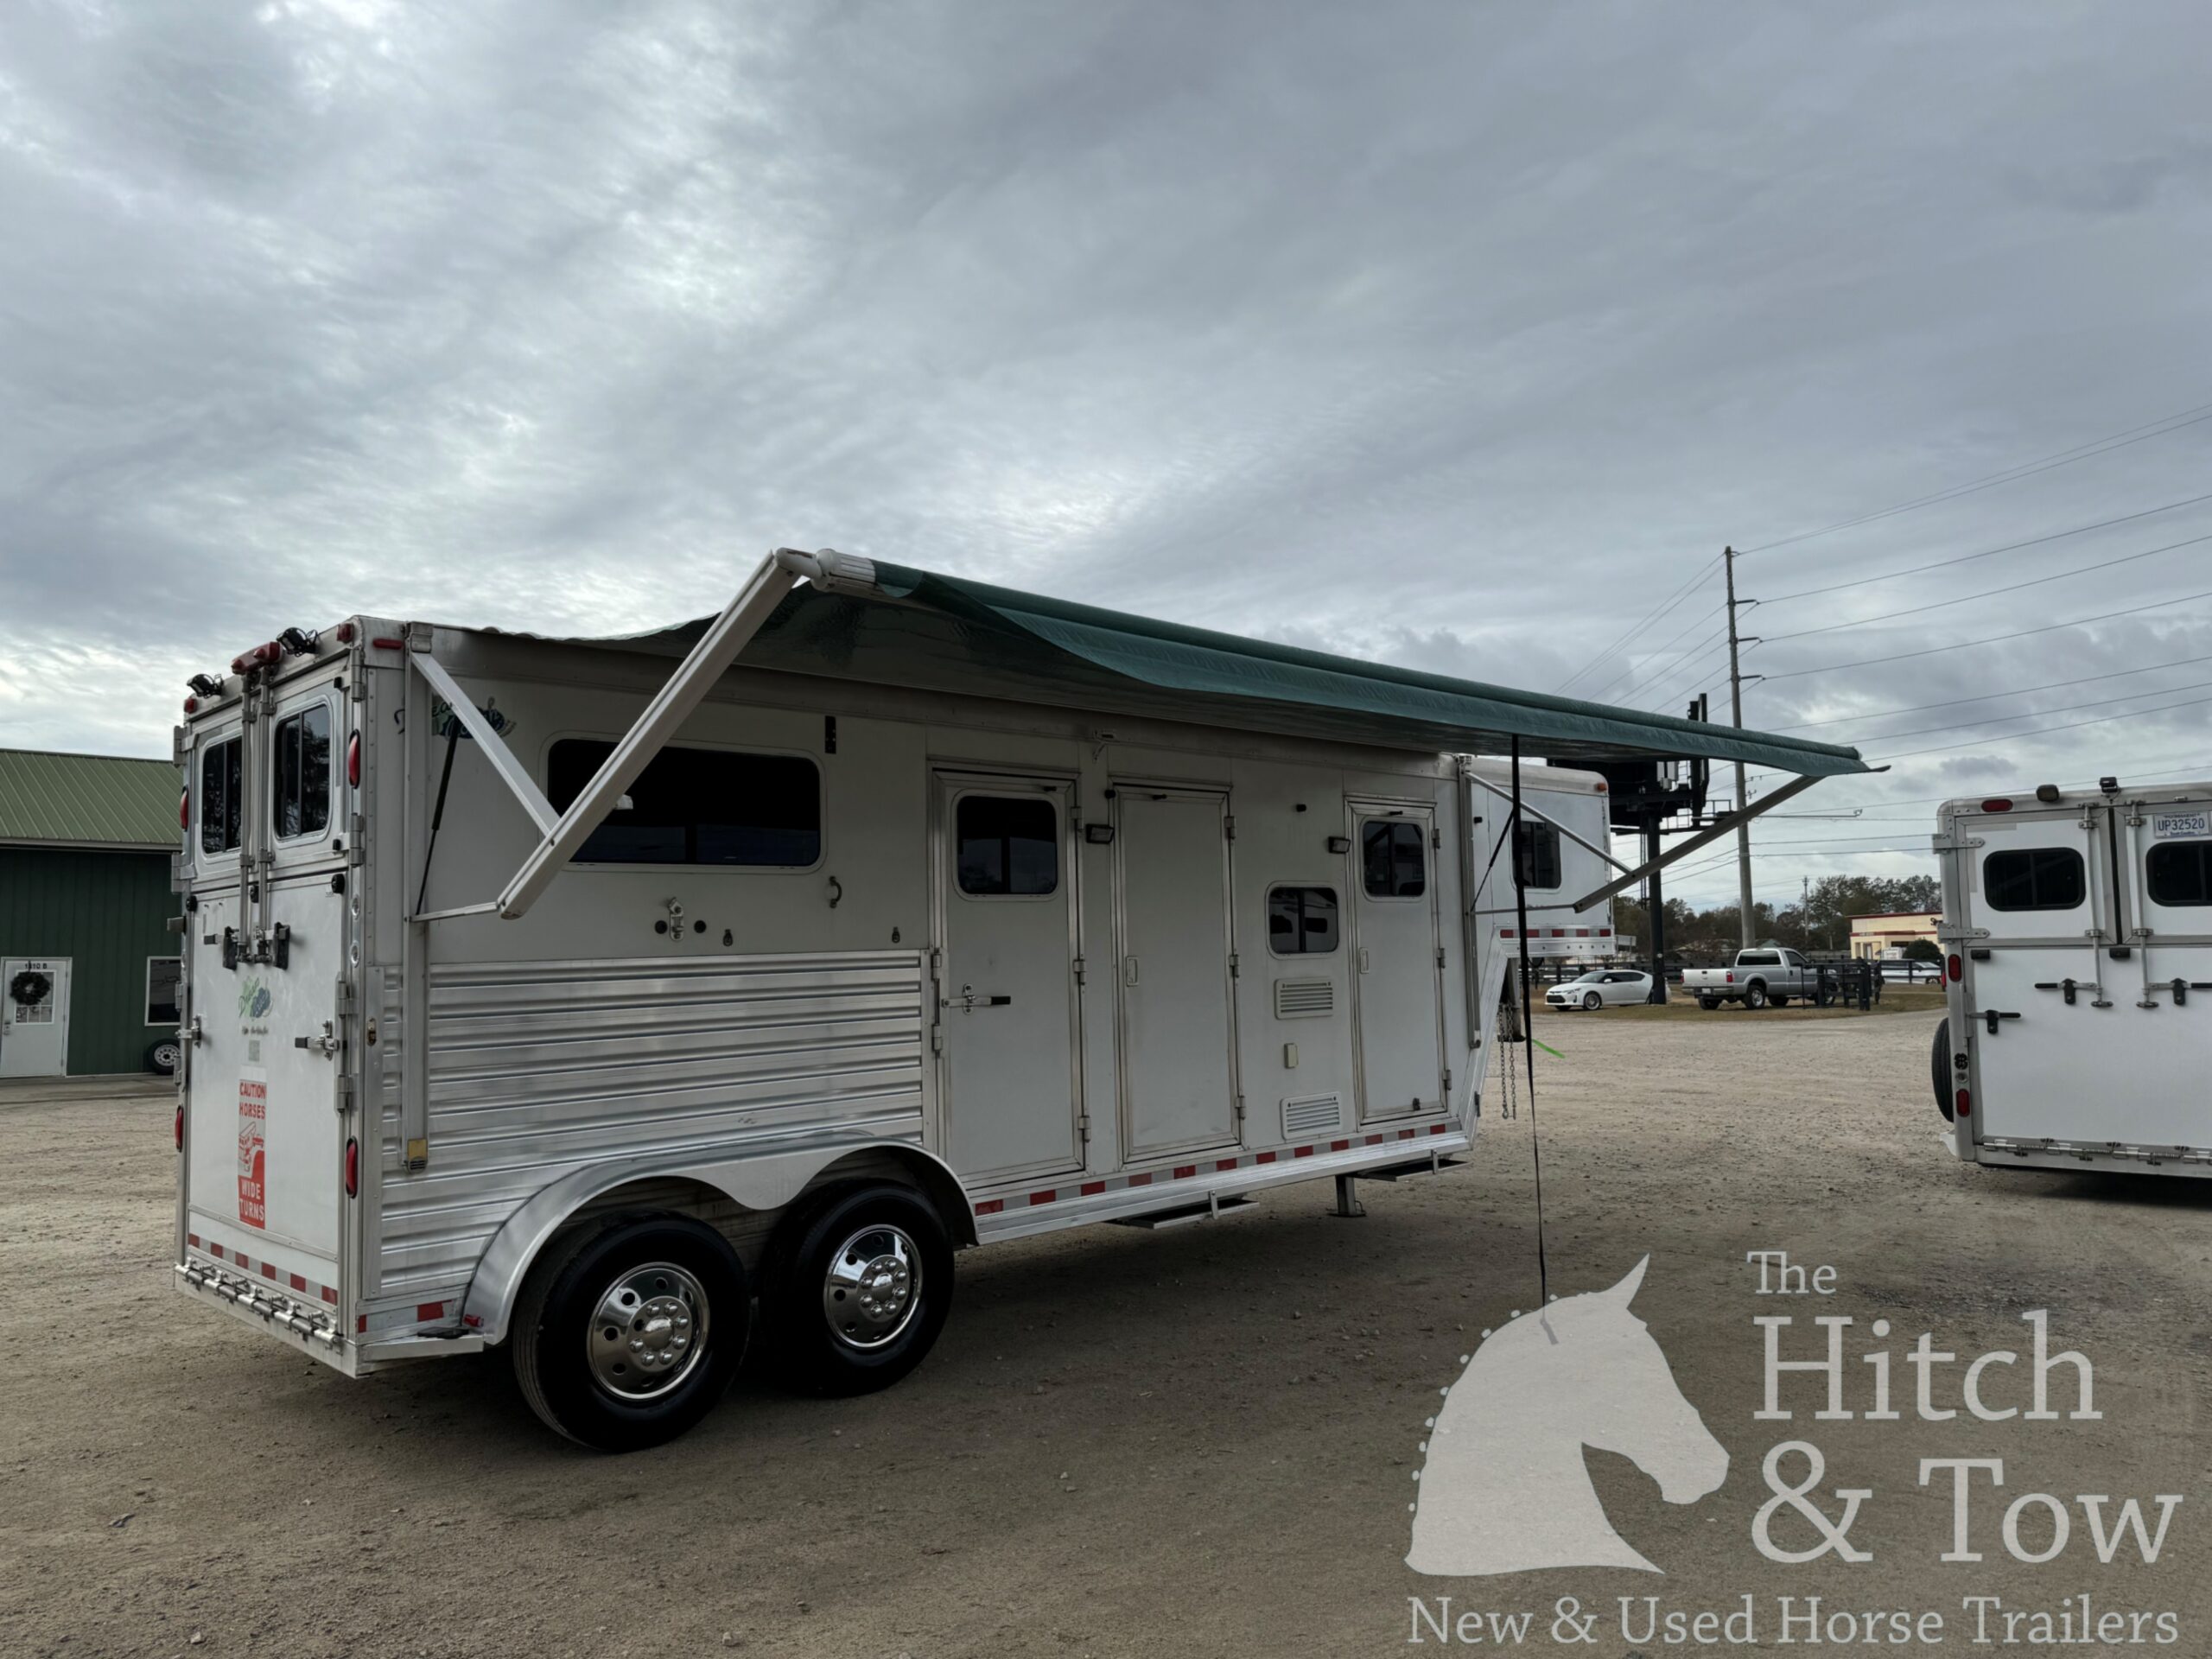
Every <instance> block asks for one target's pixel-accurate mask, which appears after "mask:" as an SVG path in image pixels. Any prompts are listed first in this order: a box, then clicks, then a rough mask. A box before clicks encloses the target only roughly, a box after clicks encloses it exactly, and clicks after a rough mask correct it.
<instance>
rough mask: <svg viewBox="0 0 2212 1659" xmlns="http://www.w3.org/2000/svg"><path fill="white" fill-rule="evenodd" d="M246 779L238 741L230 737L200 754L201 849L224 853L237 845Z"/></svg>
mask: <svg viewBox="0 0 2212 1659" xmlns="http://www.w3.org/2000/svg"><path fill="white" fill-rule="evenodd" d="M244 782H245V779H243V778H242V777H241V776H240V774H239V771H238V739H236V738H235V737H233V738H229V739H226V741H223V742H220V743H216V744H212V745H210V746H209V747H207V748H205V749H202V750H201V751H200V851H201V852H203V853H227V852H229V851H230V850H231V849H232V848H233V847H236V846H237V845H238V812H239V807H240V804H241V802H242V801H243V799H244V794H243V790H242V785H244Z"/></svg>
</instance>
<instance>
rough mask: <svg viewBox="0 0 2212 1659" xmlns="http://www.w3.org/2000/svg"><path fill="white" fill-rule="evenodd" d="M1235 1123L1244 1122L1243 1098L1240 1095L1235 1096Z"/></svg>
mask: <svg viewBox="0 0 2212 1659" xmlns="http://www.w3.org/2000/svg"><path fill="white" fill-rule="evenodd" d="M1236 1121H1237V1122H1239V1123H1242V1122H1243V1121H1244V1096H1242V1095H1239V1096H1236Z"/></svg>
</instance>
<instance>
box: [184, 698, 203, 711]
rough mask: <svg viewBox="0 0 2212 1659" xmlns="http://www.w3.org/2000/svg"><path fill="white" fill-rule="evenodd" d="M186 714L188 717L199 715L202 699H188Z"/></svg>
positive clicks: (185, 708) (186, 700) (186, 701)
mask: <svg viewBox="0 0 2212 1659" xmlns="http://www.w3.org/2000/svg"><path fill="white" fill-rule="evenodd" d="M184 712H185V713H186V714H188V715H195V714H198V713H199V712H200V699H199V698H197V697H187V698H186V699H185V700H184Z"/></svg>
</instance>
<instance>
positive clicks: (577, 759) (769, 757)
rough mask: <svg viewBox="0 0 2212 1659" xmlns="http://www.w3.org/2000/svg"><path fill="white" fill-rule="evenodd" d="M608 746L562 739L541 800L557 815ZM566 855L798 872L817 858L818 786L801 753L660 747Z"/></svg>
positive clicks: (595, 860) (582, 860) (582, 859)
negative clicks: (623, 799) (623, 801)
mask: <svg viewBox="0 0 2212 1659" xmlns="http://www.w3.org/2000/svg"><path fill="white" fill-rule="evenodd" d="M613 752H614V746H613V744H612V743H602V742H600V741H598V740H597V739H594V738H581V737H568V738H563V739H562V740H561V741H559V742H557V743H556V744H555V745H554V746H553V753H552V755H551V756H550V759H549V760H548V762H547V765H546V779H545V797H546V799H547V800H549V801H550V802H551V803H552V804H553V809H554V810H556V812H565V811H566V810H568V809H569V805H570V804H572V803H573V802H574V801H575V798H576V797H577V796H579V795H581V794H582V793H583V792H584V787H585V785H588V784H589V783H590V782H591V780H592V779H593V777H594V775H596V774H597V772H598V771H599V769H600V767H601V765H602V764H604V763H605V761H606V760H607V756H608V755H610V754H612V753H613ZM626 794H627V798H628V800H629V803H630V804H629V805H628V806H627V807H621V806H618V807H616V808H615V810H613V811H612V812H610V813H608V814H607V819H606V822H605V823H601V825H600V826H599V828H598V829H594V830H593V831H592V832H591V834H590V836H588V838H586V840H585V842H584V844H583V845H582V847H580V848H578V849H576V855H575V860H574V861H575V862H576V863H578V864H753V865H761V864H765V865H775V866H782V867H785V868H798V869H804V868H807V867H808V866H809V865H811V864H814V863H816V862H817V861H819V860H820V858H821V856H822V780H821V775H820V773H818V772H817V771H816V770H815V766H814V762H813V761H811V760H808V759H807V758H806V757H805V756H804V755H793V754H742V753H737V752H736V751H734V750H729V749H679V748H667V749H663V750H662V751H661V752H660V753H658V754H657V755H655V756H654V757H653V758H652V760H650V761H648V762H647V763H646V766H645V771H643V772H640V773H639V774H638V778H637V779H636V781H635V782H633V783H632V785H630V787H629V790H628V791H626Z"/></svg>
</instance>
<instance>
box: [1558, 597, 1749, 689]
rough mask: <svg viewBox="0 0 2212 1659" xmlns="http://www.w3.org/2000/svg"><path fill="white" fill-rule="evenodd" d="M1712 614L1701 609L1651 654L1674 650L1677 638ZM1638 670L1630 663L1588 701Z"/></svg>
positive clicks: (1695, 628)
mask: <svg viewBox="0 0 2212 1659" xmlns="http://www.w3.org/2000/svg"><path fill="white" fill-rule="evenodd" d="M1719 608H1720V607H1719V606H1717V605H1716V606H1714V607H1713V610H1714V611H1717V610H1719ZM1712 614H1713V611H1700V612H1699V613H1698V614H1697V615H1696V616H1695V617H1694V618H1692V619H1691V621H1690V625H1689V626H1688V627H1687V628H1684V629H1682V630H1681V632H1680V633H1677V634H1675V636H1674V638H1673V639H1669V640H1668V641H1667V643H1666V644H1665V645H1657V646H1655V647H1653V649H1652V652H1651V654H1652V655H1653V656H1654V657H1656V656H1658V655H1659V654H1660V653H1661V652H1668V651H1672V650H1673V649H1674V648H1675V640H1678V639H1681V637H1682V635H1683V634H1686V633H1691V632H1695V631H1696V630H1697V629H1699V628H1701V627H1703V626H1705V621H1706V619H1707V617H1709V616H1711V615H1712ZM1691 649H1692V650H1695V649H1696V647H1695V646H1692V647H1691ZM1680 660H1681V658H1675V661H1677V662H1679V661H1680ZM1662 672H1663V671H1662ZM1634 673H1637V666H1636V664H1633V663H1631V664H1629V665H1628V666H1627V667H1626V668H1624V669H1623V670H1622V671H1620V672H1619V673H1618V674H1616V675H1614V676H1613V677H1612V678H1611V679H1610V680H1607V681H1606V682H1605V683H1604V684H1603V685H1601V686H1599V688H1598V689H1597V690H1595V691H1592V692H1591V693H1590V694H1589V696H1588V698H1587V701H1589V702H1597V701H1598V700H1599V698H1601V697H1603V696H1605V693H1606V692H1608V691H1610V690H1612V689H1613V688H1614V687H1615V686H1617V685H1618V684H1619V683H1621V682H1622V681H1623V680H1624V679H1626V678H1628V677H1629V676H1630V675H1631V674H1634Z"/></svg>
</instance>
